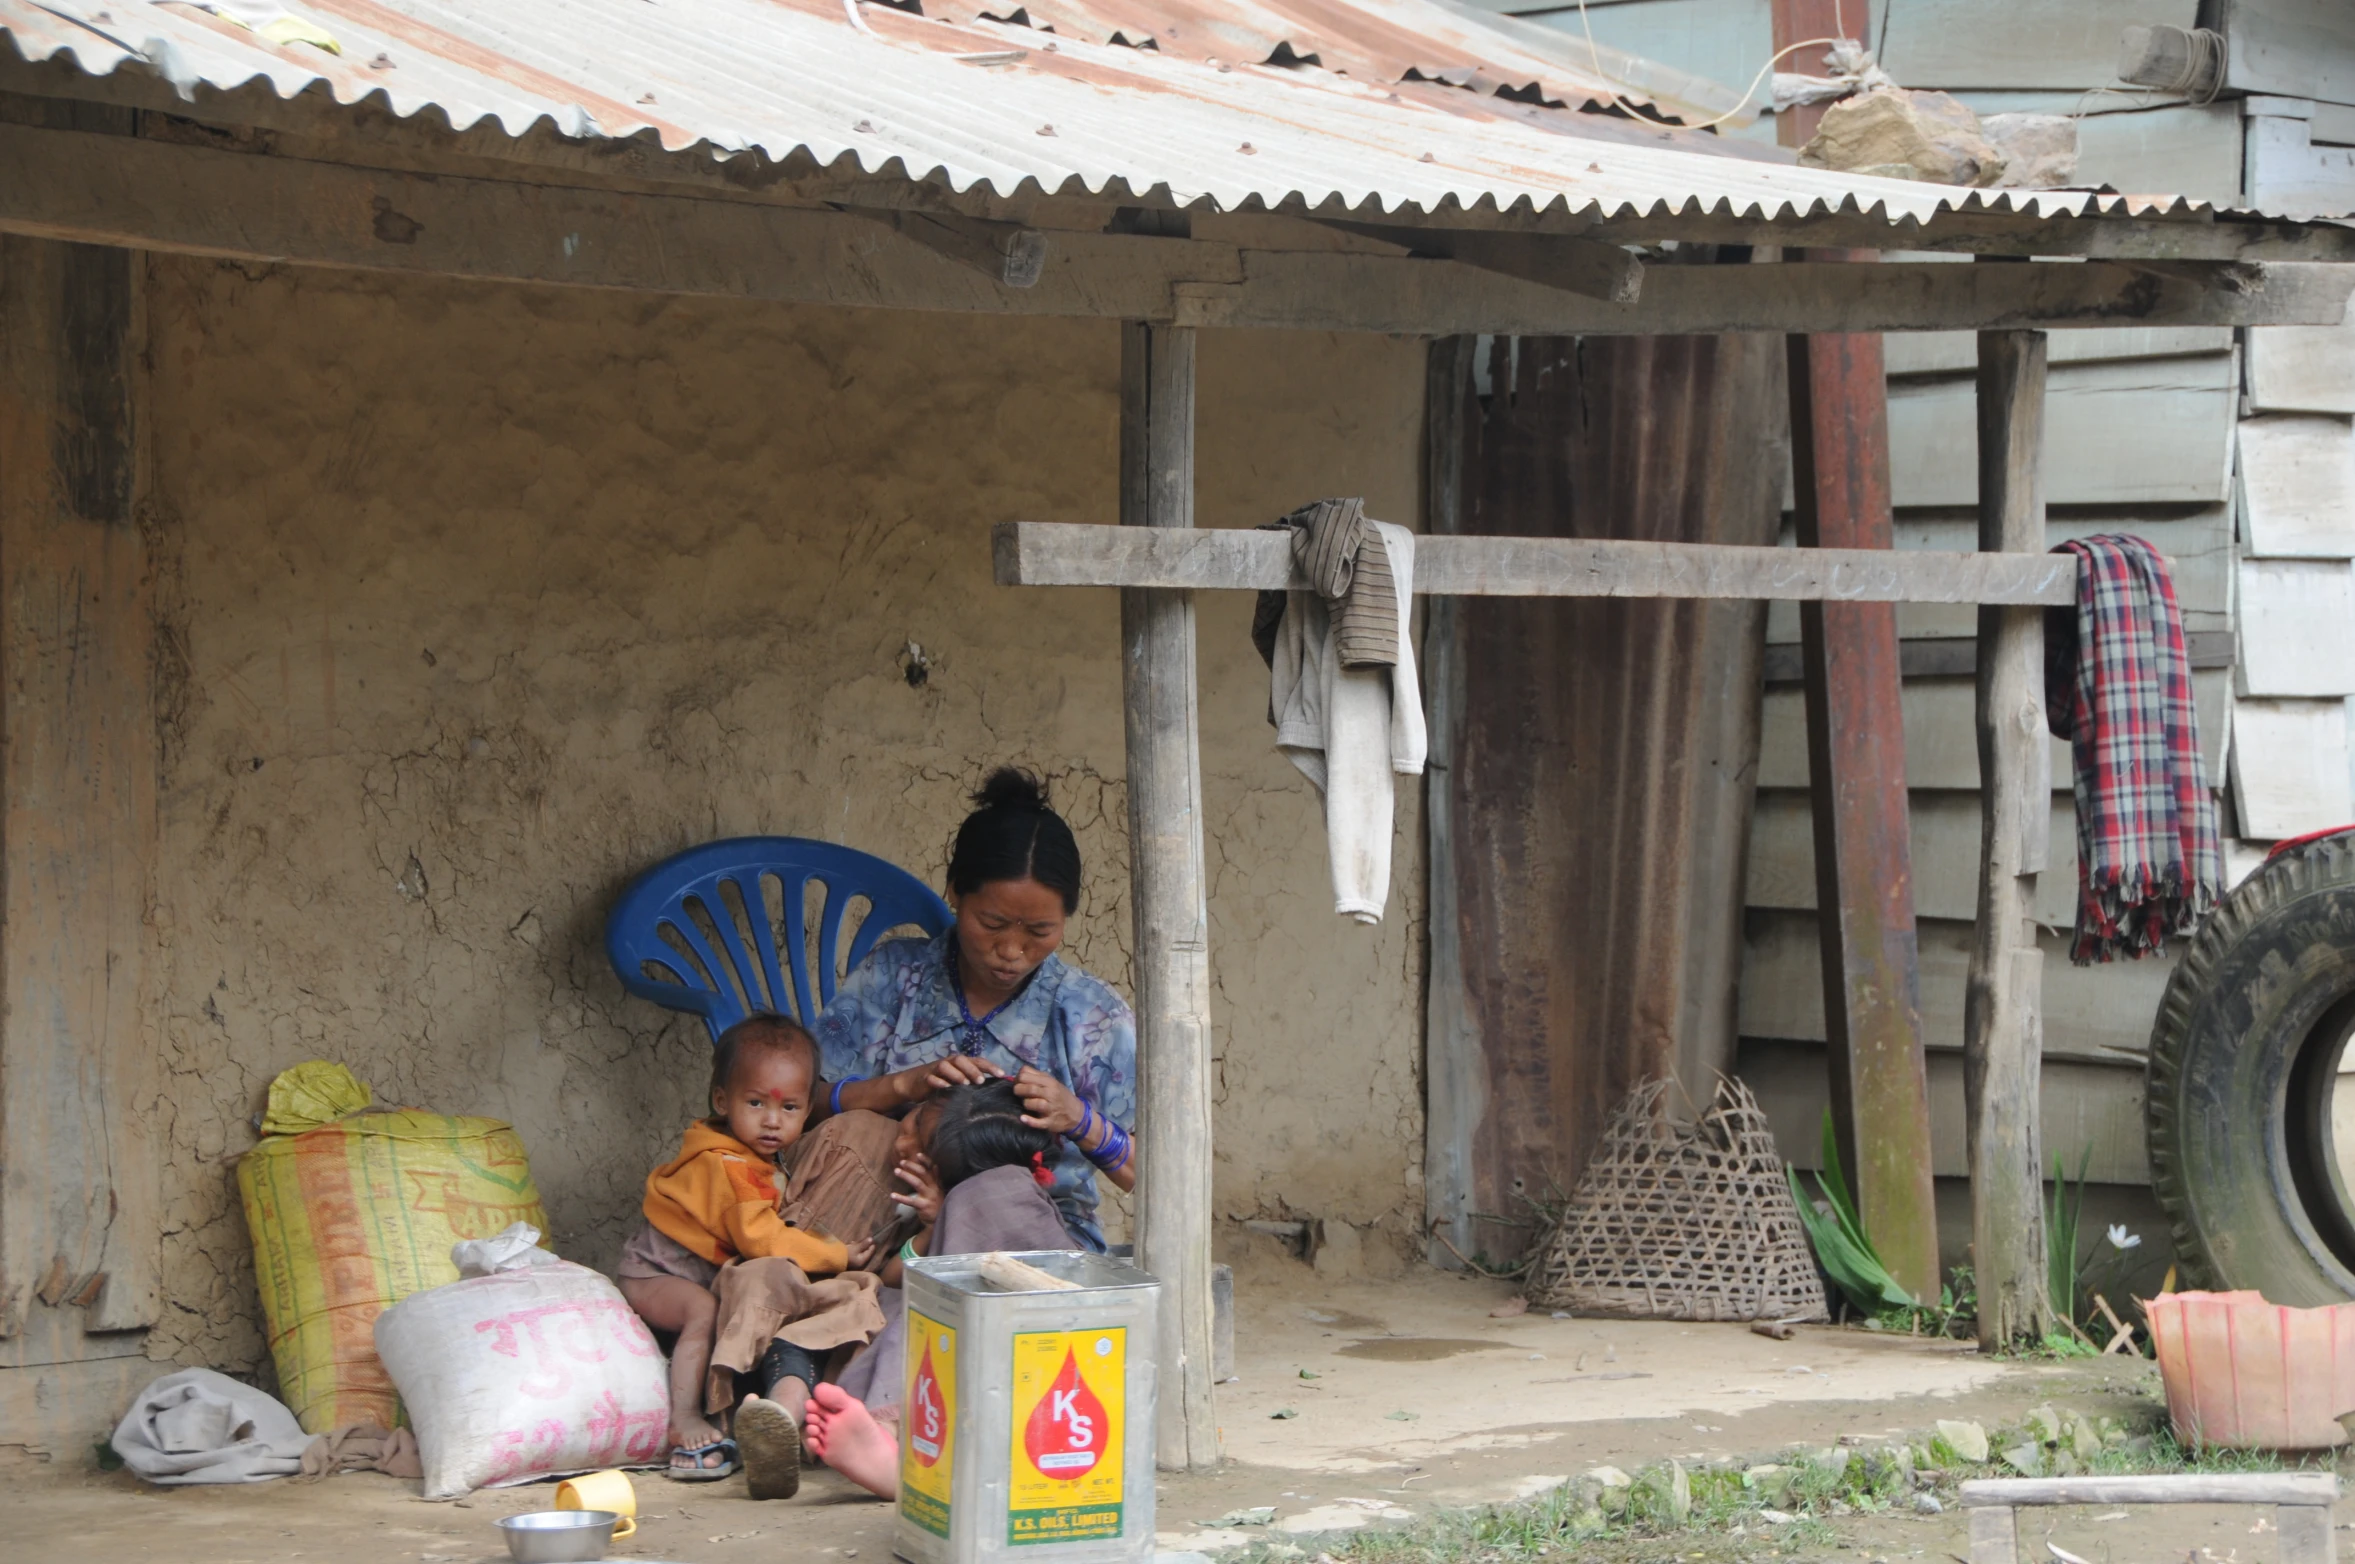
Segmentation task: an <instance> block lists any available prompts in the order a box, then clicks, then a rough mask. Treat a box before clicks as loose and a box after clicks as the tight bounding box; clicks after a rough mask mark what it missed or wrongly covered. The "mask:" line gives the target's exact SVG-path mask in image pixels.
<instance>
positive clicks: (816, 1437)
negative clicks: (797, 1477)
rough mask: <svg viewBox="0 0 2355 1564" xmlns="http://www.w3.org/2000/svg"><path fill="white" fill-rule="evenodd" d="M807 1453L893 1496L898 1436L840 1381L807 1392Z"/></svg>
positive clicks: (868, 1487) (896, 1493)
mask: <svg viewBox="0 0 2355 1564" xmlns="http://www.w3.org/2000/svg"><path fill="white" fill-rule="evenodd" d="M803 1416H804V1417H805V1418H806V1419H807V1420H808V1423H809V1429H808V1432H807V1434H806V1435H805V1436H804V1437H805V1438H806V1439H807V1440H808V1442H809V1448H810V1454H812V1455H814V1456H816V1457H817V1458H818V1459H819V1460H821V1461H823V1462H825V1463H826V1464H827V1465H828V1466H831V1467H832V1468H834V1470H836V1471H838V1472H840V1473H841V1474H842V1475H843V1476H845V1477H847V1478H849V1479H850V1480H851V1481H852V1482H854V1483H857V1484H858V1485H859V1486H860V1487H861V1488H864V1489H866V1490H867V1491H868V1492H869V1493H871V1494H874V1495H876V1496H877V1497H878V1498H884V1499H896V1498H898V1497H899V1440H898V1439H896V1438H895V1437H893V1435H892V1433H891V1431H890V1430H888V1429H886V1428H885V1427H884V1426H883V1425H882V1424H881V1423H878V1422H876V1421H875V1416H874V1414H873V1413H871V1412H869V1411H868V1410H867V1408H866V1406H865V1405H864V1404H863V1403H862V1402H860V1401H859V1399H858V1398H857V1397H856V1396H853V1395H852V1394H851V1393H850V1392H849V1391H847V1390H844V1389H843V1388H842V1387H841V1386H840V1385H820V1386H819V1387H818V1388H817V1389H815V1390H813V1391H811V1392H810V1401H809V1406H808V1408H807V1409H806V1410H805V1411H804V1413H803Z"/></svg>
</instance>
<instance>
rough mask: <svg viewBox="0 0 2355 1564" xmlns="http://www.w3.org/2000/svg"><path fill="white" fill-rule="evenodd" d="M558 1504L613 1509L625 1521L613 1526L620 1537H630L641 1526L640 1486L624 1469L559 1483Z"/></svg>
mask: <svg viewBox="0 0 2355 1564" xmlns="http://www.w3.org/2000/svg"><path fill="white" fill-rule="evenodd" d="M556 1508H558V1509H560V1510H611V1511H612V1512H613V1513H614V1514H616V1515H618V1516H620V1517H621V1524H620V1525H619V1526H616V1527H614V1528H613V1534H614V1536H616V1537H627V1536H629V1535H630V1534H631V1533H633V1532H635V1531H636V1530H637V1529H638V1490H637V1489H635V1488H633V1487H631V1486H630V1479H629V1477H628V1476H627V1475H626V1474H625V1473H622V1472H591V1473H589V1474H588V1475H587V1476H585V1477H575V1478H572V1479H570V1480H568V1481H565V1482H560V1483H558V1484H557V1485H556Z"/></svg>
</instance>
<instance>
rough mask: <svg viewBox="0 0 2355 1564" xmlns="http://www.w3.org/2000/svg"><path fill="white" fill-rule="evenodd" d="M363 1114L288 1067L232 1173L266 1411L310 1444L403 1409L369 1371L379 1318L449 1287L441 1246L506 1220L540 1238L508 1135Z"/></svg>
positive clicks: (329, 1084)
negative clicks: (283, 1409) (266, 1378)
mask: <svg viewBox="0 0 2355 1564" xmlns="http://www.w3.org/2000/svg"><path fill="white" fill-rule="evenodd" d="M282 1087H283V1088H285V1089H284V1090H281V1088H282ZM368 1102H369V1096H368V1089H367V1088H366V1087H365V1086H362V1085H360V1083H359V1082H358V1081H356V1080H353V1079H352V1077H351V1073H350V1072H349V1071H347V1070H345V1069H344V1068H343V1067H342V1066H341V1065H328V1064H324V1063H322V1062H320V1061H316V1060H314V1061H312V1062H311V1063H310V1064H306V1065H297V1066H295V1068H294V1069H292V1070H289V1071H287V1072H286V1073H285V1074H283V1075H281V1076H280V1077H279V1078H278V1080H277V1081H276V1082H273V1083H272V1084H271V1088H270V1106H269V1109H268V1112H267V1113H266V1115H265V1116H264V1120H263V1127H264V1128H265V1129H266V1130H272V1131H278V1132H279V1133H274V1134H267V1135H265V1136H264V1137H263V1138H262V1141H261V1143H260V1144H259V1145H257V1146H255V1147H254V1149H253V1150H251V1151H249V1152H247V1153H246V1154H245V1156H244V1157H243V1158H241V1159H240V1160H239V1162H238V1164H237V1187H238V1190H239V1192H240V1193H241V1194H242V1195H243V1196H244V1199H245V1222H246V1227H247V1229H248V1230H249V1231H250V1232H251V1233H252V1235H253V1250H254V1271H255V1274H256V1276H257V1278H258V1279H259V1281H260V1283H261V1292H262V1318H263V1322H264V1323H265V1325H266V1326H267V1327H268V1329H269V1333H270V1355H271V1356H272V1357H273V1358H275V1359H276V1360H277V1364H278V1397H279V1399H280V1400H282V1401H284V1402H285V1403H286V1404H287V1405H288V1406H289V1407H291V1408H293V1409H294V1415H295V1416H296V1417H297V1418H299V1419H301V1421H302V1425H303V1427H304V1428H305V1429H306V1430H308V1431H309V1432H311V1433H314V1434H317V1433H325V1432H326V1431H327V1430H329V1429H331V1428H341V1427H343V1426H344V1425H346V1424H349V1423H363V1422H374V1423H378V1424H381V1425H383V1426H384V1427H386V1428H390V1427H393V1426H394V1423H395V1421H396V1419H397V1418H398V1416H399V1410H400V1404H399V1400H398V1398H397V1396H396V1395H395V1393H394V1391H393V1385H392V1380H391V1379H390V1377H389V1376H387V1375H386V1373H385V1371H384V1365H383V1364H382V1363H380V1362H379V1361H377V1357H376V1340H375V1326H376V1316H377V1315H379V1314H381V1313H383V1312H384V1310H385V1309H387V1308H388V1307H390V1306H391V1305H393V1304H395V1303H397V1302H399V1301H400V1300H401V1299H403V1298H406V1297H407V1296H409V1294H411V1293H413V1292H422V1291H423V1290H424V1289H426V1288H428V1287H439V1286H441V1285H443V1284H444V1283H445V1282H454V1281H456V1280H457V1279H458V1271H457V1268H456V1267H455V1266H453V1265H452V1264H451V1263H450V1245H452V1244H454V1243H456V1242H457V1241H458V1240H459V1239H461V1238H488V1237H490V1236H491V1235H493V1234H494V1233H497V1232H499V1231H501V1230H502V1229H504V1228H505V1227H507V1226H508V1225H509V1224H510V1223H514V1222H529V1223H531V1224H532V1225H533V1226H534V1227H536V1228H539V1229H540V1230H541V1231H542V1232H545V1231H547V1227H548V1218H547V1214H546V1213H545V1212H544V1211H543V1210H542V1209H541V1207H540V1192H539V1189H538V1187H537V1186H536V1185H534V1184H533V1183H532V1175H531V1164H530V1162H529V1160H528V1159H527V1158H526V1157H525V1155H524V1150H523V1141H522V1140H521V1138H519V1137H518V1136H517V1135H516V1133H515V1131H514V1130H513V1129H512V1128H510V1127H509V1126H507V1125H505V1124H502V1123H500V1122H499V1121H498V1120H496V1119H474V1118H457V1117H453V1116H451V1115H449V1114H443V1113H425V1112H421V1111H419V1110H417V1109H413V1108H403V1109H397V1110H394V1111H391V1112H382V1113H370V1112H354V1111H353V1110H354V1109H355V1108H358V1109H365V1108H366V1107H367V1105H368ZM338 1114H340V1115H342V1116H341V1117H336V1116H335V1115H338ZM323 1118H324V1119H326V1120H327V1122H320V1120H321V1119H323Z"/></svg>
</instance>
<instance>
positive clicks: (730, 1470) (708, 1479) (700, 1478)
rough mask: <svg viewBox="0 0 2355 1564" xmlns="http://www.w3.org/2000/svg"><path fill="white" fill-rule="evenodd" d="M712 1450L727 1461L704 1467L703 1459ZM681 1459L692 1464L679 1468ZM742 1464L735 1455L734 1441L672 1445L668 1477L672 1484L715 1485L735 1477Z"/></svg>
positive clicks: (720, 1440)
mask: <svg viewBox="0 0 2355 1564" xmlns="http://www.w3.org/2000/svg"><path fill="white" fill-rule="evenodd" d="M714 1450H717V1451H718V1452H719V1453H720V1454H722V1455H724V1456H726V1457H727V1459H726V1460H725V1461H722V1462H721V1463H720V1464H719V1465H717V1466H706V1465H704V1464H703V1458H704V1457H705V1456H707V1455H710V1454H711V1453H712V1452H713V1451H714ZM682 1458H684V1459H686V1460H688V1461H691V1462H693V1463H694V1464H693V1465H692V1466H681V1465H680V1464H679V1462H680V1460H681V1459H682ZM743 1464H744V1463H743V1461H742V1459H741V1458H740V1457H739V1456H738V1455H737V1453H736V1441H735V1440H733V1439H714V1440H713V1441H712V1442H711V1443H710V1444H707V1445H695V1446H692V1447H690V1446H687V1445H673V1446H672V1447H671V1464H670V1472H669V1476H670V1480H671V1481H672V1482H674V1483H716V1482H719V1481H721V1480H722V1479H724V1478H729V1477H733V1476H735V1475H736V1469H737V1467H739V1466H741V1465H743Z"/></svg>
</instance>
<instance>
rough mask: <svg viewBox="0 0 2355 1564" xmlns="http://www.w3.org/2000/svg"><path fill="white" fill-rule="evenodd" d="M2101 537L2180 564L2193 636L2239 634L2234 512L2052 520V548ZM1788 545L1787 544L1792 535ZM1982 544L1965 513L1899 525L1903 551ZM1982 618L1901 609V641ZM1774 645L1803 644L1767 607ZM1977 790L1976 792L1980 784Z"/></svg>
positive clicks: (2161, 510) (2146, 512)
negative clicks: (2109, 535)
mask: <svg viewBox="0 0 2355 1564" xmlns="http://www.w3.org/2000/svg"><path fill="white" fill-rule="evenodd" d="M2101 532H2131V533H2133V534H2134V535H2135V536H2137V537H2141V538H2148V539H2149V540H2150V542H2151V544H2152V546H2153V547H2155V548H2157V549H2158V551H2159V552H2160V553H2162V554H2164V555H2166V556H2167V558H2168V559H2170V560H2172V561H2173V562H2174V569H2175V601H2176V604H2177V606H2178V607H2180V608H2181V609H2182V610H2183V628H2184V630H2185V632H2186V633H2188V634H2191V635H2209V634H2216V633H2221V632H2226V631H2229V630H2231V629H2232V626H2233V593H2234V590H2235V586H2234V579H2233V559H2232V556H2233V547H2232V512H2231V511H2230V510H2229V509H2228V508H2226V507H2225V506H2222V505H2210V506H2206V507H2204V508H2198V509H2191V510H2184V509H2179V508H2174V507H2162V506H2144V507H2139V508H2135V509H2129V510H2124V511H2118V510H2101V511H2093V510H2078V511H2073V512H2067V513H2063V514H2061V515H2055V516H2050V517H2048V518H2047V521H2046V524H2045V529H2044V536H2045V541H2046V544H2047V546H2053V545H2058V544H2060V543H2064V542H2066V541H2067V540H2069V539H2070V538H2083V537H2091V536H2093V535H2094V534H2096V533H2101ZM1785 541H1786V542H1787V541H1789V535H1788V532H1787V531H1786V534H1785ZM1977 543H1978V523H1977V522H1976V521H1975V520H1973V518H1972V517H1971V515H1970V513H1969V512H1967V511H1959V510H1958V511H1924V510H1916V511H1911V512H1908V513H1906V514H1904V515H1901V516H1899V517H1898V518H1897V547H1898V548H1899V549H1901V550H1902V549H1968V548H1974V547H1976V546H1977ZM1977 630H1978V612H1977V610H1976V609H1975V608H1972V607H1970V606H1968V605H1965V604H1959V603H1900V604H1898V605H1897V633H1898V635H1899V636H1900V637H1903V638H1905V639H1908V640H1944V639H1947V638H1950V637H1956V636H1968V635H1973V634H1976V633H1977ZM1766 639H1767V641H1768V643H1769V644H1784V643H1791V642H1796V641H1797V640H1798V639H1799V612H1798V608H1797V606H1796V605H1794V604H1790V603H1775V604H1771V605H1769V607H1768V609H1767V618H1766ZM1974 785H1975V784H1974Z"/></svg>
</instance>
